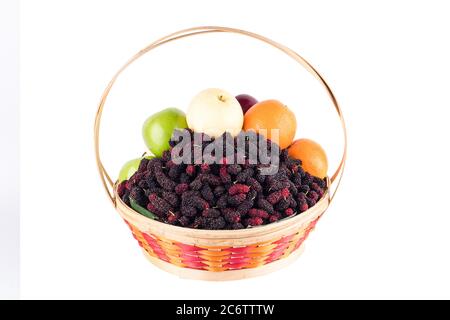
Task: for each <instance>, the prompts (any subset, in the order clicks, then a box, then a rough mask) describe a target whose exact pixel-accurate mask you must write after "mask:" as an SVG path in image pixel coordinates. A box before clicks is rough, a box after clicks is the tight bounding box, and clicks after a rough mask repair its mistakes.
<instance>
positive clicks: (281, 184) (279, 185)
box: [269, 180, 291, 191]
mask: <svg viewBox="0 0 450 320" xmlns="http://www.w3.org/2000/svg"><path fill="white" fill-rule="evenodd" d="M290 187H291V185H290V184H289V182H288V181H287V180H272V181H271V182H270V183H269V191H278V190H281V189H284V188H290Z"/></svg>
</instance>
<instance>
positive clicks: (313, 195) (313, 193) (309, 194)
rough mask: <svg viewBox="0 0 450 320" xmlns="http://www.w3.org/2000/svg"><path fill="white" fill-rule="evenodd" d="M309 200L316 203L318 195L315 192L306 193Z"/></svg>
mask: <svg viewBox="0 0 450 320" xmlns="http://www.w3.org/2000/svg"><path fill="white" fill-rule="evenodd" d="M307 197H308V198H309V199H311V200H314V201H316V202H317V200H318V199H319V195H318V194H317V192H315V191H310V192H309V193H308V196H307Z"/></svg>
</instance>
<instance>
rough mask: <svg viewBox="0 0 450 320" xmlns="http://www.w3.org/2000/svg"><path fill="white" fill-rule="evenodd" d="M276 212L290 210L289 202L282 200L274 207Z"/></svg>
mask: <svg viewBox="0 0 450 320" xmlns="http://www.w3.org/2000/svg"><path fill="white" fill-rule="evenodd" d="M274 208H275V210H277V211H284V210H286V209H287V208H289V201H288V200H287V199H281V200H280V201H278V203H277V204H276V205H275V206H274Z"/></svg>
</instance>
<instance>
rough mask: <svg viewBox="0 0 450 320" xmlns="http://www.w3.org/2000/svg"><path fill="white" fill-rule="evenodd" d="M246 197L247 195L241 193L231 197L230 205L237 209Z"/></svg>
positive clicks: (229, 198) (229, 199)
mask: <svg viewBox="0 0 450 320" xmlns="http://www.w3.org/2000/svg"><path fill="white" fill-rule="evenodd" d="M246 197H247V196H246V195H245V193H239V194H236V195H234V196H229V197H228V203H229V204H230V205H232V206H234V207H237V206H238V205H239V204H241V203H242V202H243V201H244V200H245V198H246Z"/></svg>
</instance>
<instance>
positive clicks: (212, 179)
mask: <svg viewBox="0 0 450 320" xmlns="http://www.w3.org/2000/svg"><path fill="white" fill-rule="evenodd" d="M202 182H203V183H208V184H209V185H210V186H219V185H221V184H222V183H221V181H220V178H219V177H218V176H215V175H213V174H211V173H207V174H203V175H202Z"/></svg>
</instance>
